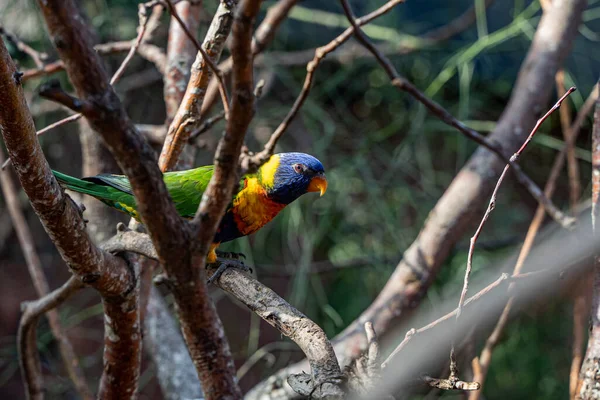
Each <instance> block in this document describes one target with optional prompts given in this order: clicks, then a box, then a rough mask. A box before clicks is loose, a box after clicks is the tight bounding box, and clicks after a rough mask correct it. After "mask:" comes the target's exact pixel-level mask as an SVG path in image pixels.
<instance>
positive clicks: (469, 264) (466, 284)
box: [450, 87, 575, 378]
mask: <svg viewBox="0 0 600 400" xmlns="http://www.w3.org/2000/svg"><path fill="white" fill-rule="evenodd" d="M574 91H575V88H574V87H572V88H570V89H569V90H568V91H567V92H566V93H565V94H564V95H563V96H562V97H561V98H560V99H558V101H557V102H556V104H554V106H553V107H552V108H551V109H550V110H548V112H547V113H546V114H544V115H543V116H542V117H541V118H540V119H539V120H538V121H537V123H536V124H535V126H534V127H533V129H532V130H531V133H530V134H529V136H528V137H527V139H525V142H524V143H523V144H522V145H521V147H520V148H519V150H517V152H516V153H515V154H513V155H512V157H511V158H510V159H511V161H513V162H516V161H517V160H518V159H519V157H520V156H521V154H522V153H523V150H525V148H526V147H527V145H528V144H529V142H531V140H532V139H533V136H534V135H535V133H536V132H537V130H538V129H539V127H540V126H541V125H542V123H543V122H544V121H545V120H546V119H547V118H548V117H549V116H550V114H552V113H553V112H554V111H555V110H556V109H558V108H559V107H560V105H561V103H562V102H563V100H564V99H565V98H567V96H568V95H570V94H571V93H572V92H574ZM509 168H510V164H506V166H505V167H504V170H503V171H502V174H501V175H500V177H499V178H498V182H497V183H496V187H495V188H494V191H493V192H492V196H491V198H490V203H489V205H488V207H487V209H486V210H485V213H484V214H483V218H482V219H481V222H480V223H479V226H478V227H477V230H476V231H475V234H474V235H473V237H472V238H471V240H470V242H469V253H468V255H467V269H466V271H465V278H464V282H463V288H462V291H461V293H460V298H459V300H458V307H457V309H458V312H457V313H456V324H457V325H458V323H459V319H460V314H461V312H462V308H463V305H464V300H465V297H466V295H467V290H468V288H469V277H470V275H471V269H472V267H473V254H474V252H475V244H476V243H477V239H478V238H479V235H480V234H481V232H482V230H483V227H484V225H485V223H486V222H487V220H488V218H489V217H490V214H491V213H492V211H494V208H495V207H496V199H497V196H498V190H500V186H501V185H502V182H503V181H504V178H505V177H506V174H507V172H508V170H509ZM452 377H456V357H455V353H454V340H452V346H451V349H450V378H452Z"/></svg>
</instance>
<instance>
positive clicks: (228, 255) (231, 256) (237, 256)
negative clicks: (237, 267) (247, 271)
mask: <svg viewBox="0 0 600 400" xmlns="http://www.w3.org/2000/svg"><path fill="white" fill-rule="evenodd" d="M215 253H217V257H218V258H223V259H227V260H241V259H242V258H243V259H244V260H245V259H246V255H245V254H244V253H236V252H233V251H221V250H216V251H215Z"/></svg>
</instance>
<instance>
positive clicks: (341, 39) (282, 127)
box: [242, 0, 404, 172]
mask: <svg viewBox="0 0 600 400" xmlns="http://www.w3.org/2000/svg"><path fill="white" fill-rule="evenodd" d="M403 2H404V0H391V1H389V2H387V3H385V4H384V5H383V6H381V7H379V8H378V9H377V10H375V11H373V12H371V13H369V14H367V15H365V16H364V17H361V18H359V19H357V20H356V21H355V24H356V26H362V25H365V24H367V23H369V22H371V21H372V20H374V19H376V18H378V17H380V16H381V15H383V14H385V13H387V12H389V11H391V10H392V9H393V8H394V7H395V6H397V5H398V4H400V3H403ZM353 32H355V27H354V26H351V27H349V28H347V29H346V30H345V31H344V32H343V33H342V34H341V35H339V36H337V37H336V38H335V39H333V40H332V41H331V42H329V43H328V44H326V45H325V46H322V47H319V48H317V49H316V50H315V56H314V58H313V59H312V61H310V62H309V63H308V64H307V65H306V77H305V78H304V84H303V86H302V90H301V91H300V94H299V95H298V97H297V98H296V101H294V105H293V106H292V108H291V109H290V111H288V114H287V115H286V116H285V118H284V119H283V121H282V122H281V124H279V126H278V127H277V129H275V131H274V132H273V133H272V134H271V137H270V138H269V140H268V141H267V143H266V144H265V147H264V149H263V150H262V151H260V152H258V153H256V154H246V155H244V157H243V159H242V169H243V171H244V172H252V171H255V170H257V169H258V168H259V167H260V166H261V165H262V164H264V163H265V162H267V160H268V159H269V158H270V157H271V156H272V155H273V153H274V152H275V146H276V145H277V142H278V141H279V139H280V138H281V136H282V135H283V133H284V132H285V131H286V130H287V128H288V127H289V125H290V123H291V122H292V120H293V119H294V118H295V117H296V115H297V114H298V111H300V108H302V105H303V104H304V101H305V100H306V98H307V97H308V94H309V92H310V89H311V87H312V83H313V80H314V74H315V71H316V69H317V67H318V66H319V64H320V63H321V61H322V60H323V58H325V56H327V54H329V53H331V52H332V51H334V50H335V49H337V48H338V47H340V46H341V45H342V44H344V43H345V42H346V41H347V40H348V39H350V37H351V36H352V33H353Z"/></svg>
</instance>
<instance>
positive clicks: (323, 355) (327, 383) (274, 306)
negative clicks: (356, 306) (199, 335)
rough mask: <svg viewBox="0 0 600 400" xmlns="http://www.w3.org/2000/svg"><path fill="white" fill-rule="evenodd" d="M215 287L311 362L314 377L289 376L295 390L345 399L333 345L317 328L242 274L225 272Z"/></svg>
mask: <svg viewBox="0 0 600 400" xmlns="http://www.w3.org/2000/svg"><path fill="white" fill-rule="evenodd" d="M216 284H217V285H218V286H219V287H220V288H221V289H223V290H225V291H227V292H228V293H230V294H232V295H233V296H234V297H235V298H236V299H238V300H239V301H241V302H242V303H244V304H245V305H246V306H247V307H248V308H249V309H250V310H252V311H254V312H255V313H256V314H257V315H258V316H260V317H261V318H262V319H264V320H265V321H266V322H268V323H269V324H270V325H271V326H273V327H275V328H276V329H277V330H279V331H280V332H281V333H282V334H283V335H285V336H287V337H289V338H290V339H291V340H293V341H294V342H296V344H297V345H298V346H299V347H300V348H301V349H302V351H303V352H304V354H305V355H306V357H307V358H308V360H309V365H310V369H311V375H310V376H306V374H298V375H294V376H290V377H289V378H288V382H289V383H290V386H292V388H293V389H294V390H296V391H297V392H298V393H299V394H301V395H305V396H306V395H311V394H312V396H313V397H314V398H317V399H319V398H328V399H330V398H343V396H344V392H343V390H342V388H341V383H342V380H341V378H342V372H341V370H340V367H339V364H338V362H337V359H336V357H335V353H334V351H333V347H332V346H331V343H330V342H329V340H328V339H327V336H326V335H325V332H323V330H322V329H321V328H320V327H319V326H318V325H317V324H315V323H314V322H312V321H311V320H310V319H308V318H307V317H306V316H305V315H304V314H302V313H301V312H300V311H298V310H296V309H295V308H294V307H292V306H291V305H289V304H288V303H287V302H286V301H285V300H283V299H282V298H281V297H279V296H278V295H277V294H276V293H275V292H274V291H272V290H271V289H269V288H268V287H266V286H264V285H263V284H261V283H260V282H258V281H257V280H255V279H254V278H252V277H251V276H250V275H248V274H246V273H244V272H242V271H240V270H236V269H233V268H230V269H227V270H225V272H224V273H223V274H222V275H221V277H220V278H219V279H218V280H217V281H216Z"/></svg>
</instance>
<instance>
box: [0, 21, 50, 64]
mask: <svg viewBox="0 0 600 400" xmlns="http://www.w3.org/2000/svg"><path fill="white" fill-rule="evenodd" d="M0 36H4V37H5V38H6V40H8V41H9V42H11V43H12V44H14V45H15V46H16V47H17V49H19V50H20V51H22V52H23V53H25V54H27V55H28V56H29V57H30V58H31V59H32V60H33V62H34V63H35V65H36V67H38V68H43V67H44V61H45V60H46V59H47V58H48V54H46V53H45V52H40V51H37V50H36V49H34V48H33V47H31V46H29V45H28V44H27V43H25V42H24V41H22V40H21V39H19V38H18V37H17V36H16V35H13V34H12V33H10V32H7V31H6V29H4V27H3V26H2V25H0Z"/></svg>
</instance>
